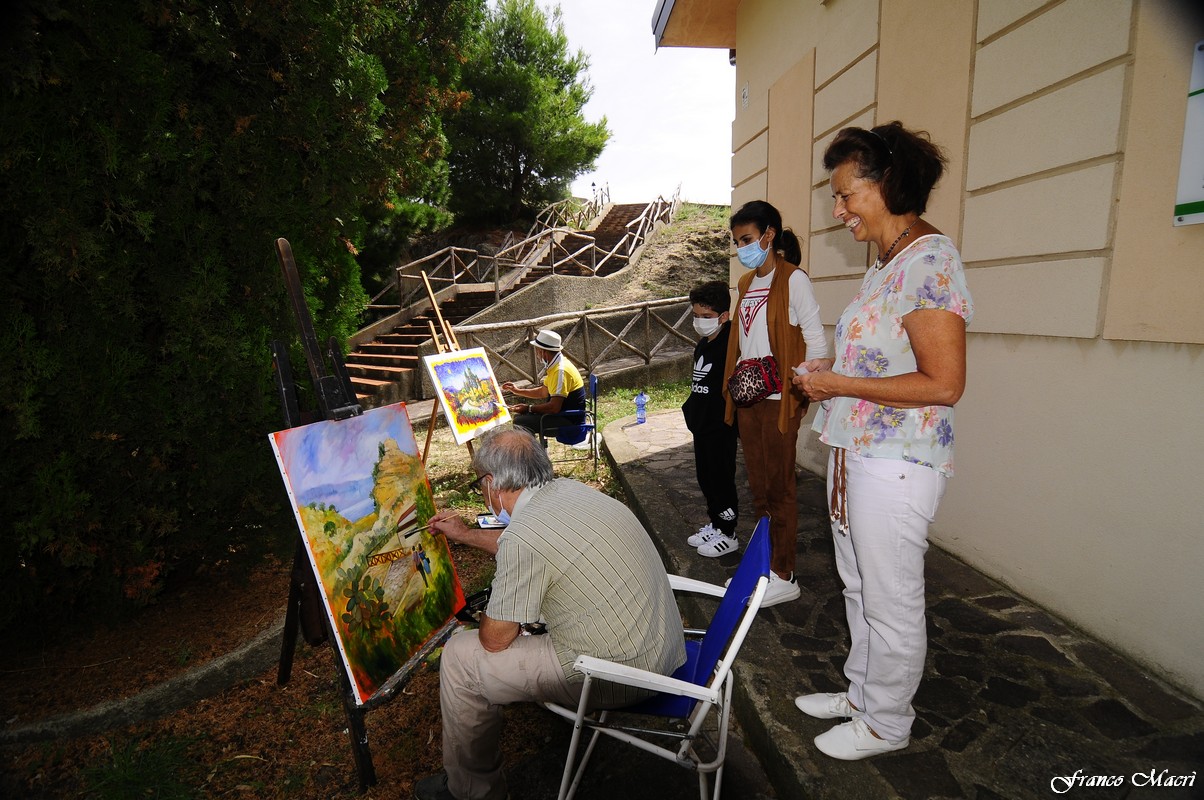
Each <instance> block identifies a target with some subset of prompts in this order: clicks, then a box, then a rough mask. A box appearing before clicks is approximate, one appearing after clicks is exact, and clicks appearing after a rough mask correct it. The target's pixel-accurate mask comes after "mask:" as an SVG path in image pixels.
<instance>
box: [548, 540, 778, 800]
mask: <svg viewBox="0 0 1204 800" xmlns="http://www.w3.org/2000/svg"><path fill="white" fill-rule="evenodd" d="M669 582H670V585H671V586H672V587H673V590H674V591H675V592H680V591H686V592H692V593H697V594H705V595H709V596H712V597H718V598H721V600H720V603H719V608H718V610H717V611H716V612H715V615H714V617H712V619H711V624H710V625H709V626H708V627H707V629H706V631H705V635H704V636H703V639H702V641H701V642H693V641H690V642H687V643H686V650H687V660H686V663H685V664H684V665H683V666H682V667H681V668H679V669H678V670H677V671H676V672H674V673H673V675H668V676H666V675H660V674H658V673H655V672H649V671H646V670H642V669H636V668H633V667H629V666H625V665H622V664H616V663H614V662H611V661H606V660H604V659H600V658H594V657H592V656H585V655H583V656H579V657H578V658H577V660H576V662H574V664H573V667H574V669H576V670H577V671H578V672H581V673H583V674H584V675H585V682H584V685H583V687H582V690H581V699H580V701H579V702H578V704H577V708H576V709H572V708H568V707H565V706H561V705H557V704H555V703H545V704H544V705H545V707H546V708H548V709H549V710H550V711H552V712H553V713H555V714H557V715H559V716H561V717H564V718H565V719H567V720H570V721H571V722H572V723H573V735H572V739H571V741H570V743H569V752H568V756H567V757H566V759H565V765H564V774H563V776H562V778H561V783H560V793H559V795H558V797H559V800H571V798H572V797H573V795H574V794H576V792H577V788H578V787H579V786H580V784H581V778H582V775H583V773H584V772H585V768H586V765H587V764H588V763H589V759H590V756H591V755H592V754H593V750H594V746H595V745H596V744H597V742H598V737H599V736H600V735H602V734H605V735H606V736H609V737H611V738H613V739H617V740H619V741H622V742H626V743H628V744H630V745H633V746H635V747H638V748H639V749H641V750H644V751H645V752H648V753H652V754H653V755H657V756H660V757H661V758H664V759H666V760H668V761H672V762H673V763H675V764H677V765H679V766H682V767H685V768H686V769H689V770H692V771H694V772H696V773H697V774H698V792H699V797H700V798H701V800H707V798H708V795H710V797H711V798H712V799H713V800H719V793H720V789H721V786H722V782H723V766H724V761H725V759H726V757H727V736H728V723H729V721H730V718H731V700H732V683H733V673H732V665H733V664H734V663H735V660H736V657H737V655H739V652H740V647H741V645H743V644H744V639H745V637H746V636H747V634H748V630H749V628H750V627H751V626H752V623H753V620H754V619H755V618H756V615H757V611H758V610H759V609H760V608H761V602H762V600H764V598H765V591H766V589H767V587H768V586H769V518H768V517H762V518H761V520H760V521H759V522H758V523H757V527H756V529H755V530H754V532H753V536H752V538H751V540H750V541H749V543H748V548H747V549H746V550H745V553H744V557H743V558H742V559H741V562H740V566H739V568H738V569H737V570H736V575H735V576H734V577H733V578H732V581H731V583H730V585H729V586H728V587H727V588H726V589H725V588H724V587H722V586H716V585H714V584H710V583H706V582H703V581H698V580H693V579H691V578H684V577H681V576H678V575H670V576H669ZM687 633H691V631H687ZM595 680H606V681H610V682H613V683H620V684H624V685H627V686H636V687H640V688H642V689H648V690H650V691H653V692H656V694H654V695H653V696H652V697H650V698H649V699H647V700H644V701H642V702H640V703H638V704H636V705H634V706H629V707H626V708H621V709H613V710H606V711H598V712H591V711H590V710H589V705H590V691H591V689H592V688H593V683H594V681H595ZM712 709H714V710H715V711H716V722H717V727H718V731H717V740H716V741H710V742H709V744H710V745H711V746H712V747H713V751H714V752H713V754H708V755H703V754H702V753H700V752H699V750H700V748H699V747H698V745H699V744H700V743H701V742H703V741H708V737H707V736H706V734H705V732H704V731H703V726H704V724H705V723H706V722H707V720H708V719H709V718H710V716H711V715H710V712H711V710H712ZM612 714H619V715H623V716H626V715H629V714H638V715H653V716H656V717H659V718H661V719H663V720H667V721H670V722H671V723H674V722H675V723H676V724H677V725H678V726H679V729H677V730H673V729H661V728H649V727H646V726H633V725H618V724H615V722H614V721H612V720H611V716H612ZM586 728H589V729H590V730H591V731H592V735H591V736H590V740H589V744H588V745H587V746H586V749H585V753H584V755H582V757H581V760H580V763H578V764H576V766H574V762H575V761H576V755H577V750H578V748H579V746H580V742H581V734H582V731H583V730H584V729H586ZM646 736H658V737H669V738H671V739H673V740H675V743H674V744H673V746H672V747H665V746H662V745H660V744H657V743H655V742H653V741H649V740H648V739H647V738H644V737H646ZM711 774H714V776H715V781H714V783H715V785H714V791H713V793H712V792H709V791H708V786H707V784H708V776H709V775H711Z"/></svg>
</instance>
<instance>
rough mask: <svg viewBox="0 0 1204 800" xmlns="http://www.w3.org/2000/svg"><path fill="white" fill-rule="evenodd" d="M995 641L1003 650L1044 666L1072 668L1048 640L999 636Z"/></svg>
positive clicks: (1071, 664) (1020, 636)
mask: <svg viewBox="0 0 1204 800" xmlns="http://www.w3.org/2000/svg"><path fill="white" fill-rule="evenodd" d="M996 641H997V642H998V643H999V646H1000V647H1002V648H1004V649H1005V650H1010V651H1012V652H1013V653H1019V654H1020V655H1024V656H1028V657H1029V658H1035V659H1037V660H1039V661H1043V662H1045V663H1046V664H1051V665H1053V666H1059V667H1073V666H1074V664H1073V663H1072V662H1071V660H1070V659H1069V658H1067V657H1066V656H1065V655H1063V654H1062V651H1061V650H1059V649H1058V648H1057V647H1055V646H1054V645H1053V644H1052V643H1050V641H1049V640H1048V639H1046V638H1044V637H1041V636H1027V635H1014V636H1000V637H999V638H998V639H996Z"/></svg>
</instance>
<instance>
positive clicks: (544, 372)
mask: <svg viewBox="0 0 1204 800" xmlns="http://www.w3.org/2000/svg"><path fill="white" fill-rule="evenodd" d="M530 344H531V346H532V347H534V348H535V360H536V361H538V362H539V364H540V365H541V370H540V374H539V376H538V379H539V380H540V381H541V382H540V383H538V384H536V385H535V386H532V387H531V388H529V389H520V388H518V387H517V386H515V385H514V383H513V382H511V381H507V382H506V383H503V384H502V389H503V390H504V391H507V392H510V393H512V394H516V395H518V396H519V397H526V398H529V399H531V400H534V401H536V402H533V403H515V404H514V405H512V406H510V413H511V414H512V415H513V416H514V424H515V425H519V426H521V427H524V428H526V429H527V430H529V431H531V432H532V433H536V434H537V433H539V422H540V420H541V419H543V420H544V432H545V433H549V432H551V431H552V430H554V429H555V428H558V427H560V426H562V425H580V424H581V423H582V422H583V421H584V419H585V413H584V412H585V382H584V381H583V380H581V373H580V372H578V371H577V368H576V367H575V366H573V364H572V362H571V361H569V360H568V359H567V358H565V357H564V353H563V352H562V350H563V349H564V345H563V343H562V342H561V341H560V334H558V333H556V332H555V331H540V332H539V333H537V334H535V338H534V339H532V340H531V342H530Z"/></svg>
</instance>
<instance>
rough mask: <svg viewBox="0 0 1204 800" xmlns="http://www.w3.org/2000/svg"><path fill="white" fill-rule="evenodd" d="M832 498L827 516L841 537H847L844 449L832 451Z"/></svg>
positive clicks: (847, 506)
mask: <svg viewBox="0 0 1204 800" xmlns="http://www.w3.org/2000/svg"><path fill="white" fill-rule="evenodd" d="M832 457H833V462H832V497H831V498H830V499H829V504H828V508H829V516H830V517H831V518H832V521H833V522H835V523H836V530H838V531H840V535H841V536H848V535H849V487H848V480H849V474H848V470H847V468H846V467H845V449H844V448H843V447H835V448H833V449H832Z"/></svg>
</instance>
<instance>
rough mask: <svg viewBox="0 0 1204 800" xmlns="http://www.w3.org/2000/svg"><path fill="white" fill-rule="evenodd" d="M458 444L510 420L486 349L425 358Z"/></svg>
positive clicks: (440, 354) (456, 351) (458, 351)
mask: <svg viewBox="0 0 1204 800" xmlns="http://www.w3.org/2000/svg"><path fill="white" fill-rule="evenodd" d="M422 360H423V361H424V362H426V368H427V371H428V372H429V373H430V375H431V382H432V383H433V384H434V385H435V392H436V394H438V396H439V402H440V404H441V405H442V406H443V413H444V414H445V415H446V417H447V424H448V426H449V427H450V428H451V429H452V436H454V437H455V439H456V444H464V443H465V442H467V441H468V440H470V439H472V438H473V437H475V436H476V435H477V434H478V433H484V432H485V431H487V430H489V429H490V428H492V427H494V426H496V425H502V424H504V423H506V422H509V421H510V411H509V410H508V409H507V408H506V403H505V401H503V400H502V390H501V387H500V386H498V382H497V378H495V377H494V375H493V367H491V366H490V365H489V359H488V357H486V355H485V349H484V348H481V347H476V348H473V349H471V350H455V351H453V352H450V353H438V354H436V355H432V356H423V359H422Z"/></svg>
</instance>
